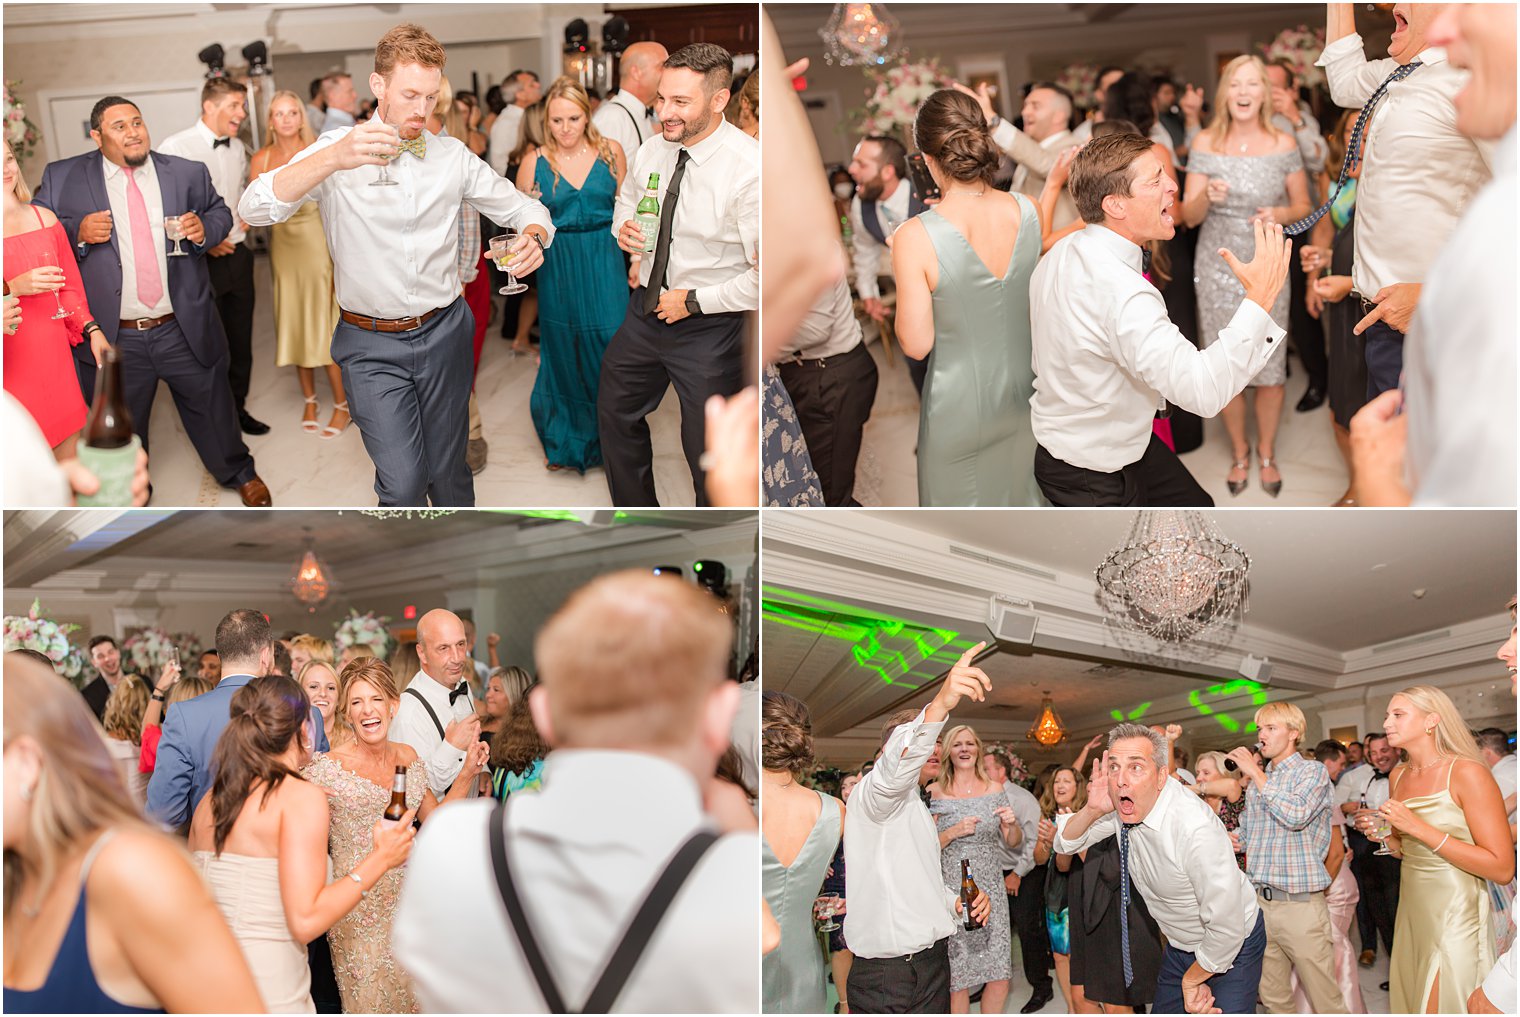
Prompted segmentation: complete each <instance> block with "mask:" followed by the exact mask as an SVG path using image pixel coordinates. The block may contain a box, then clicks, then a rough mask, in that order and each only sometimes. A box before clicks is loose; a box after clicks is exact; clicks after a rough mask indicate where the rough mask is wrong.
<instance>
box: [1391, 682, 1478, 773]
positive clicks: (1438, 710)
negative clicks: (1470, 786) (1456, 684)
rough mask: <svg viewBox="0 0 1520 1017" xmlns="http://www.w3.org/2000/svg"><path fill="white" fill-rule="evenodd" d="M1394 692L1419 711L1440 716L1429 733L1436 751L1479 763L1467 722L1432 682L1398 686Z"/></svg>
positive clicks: (1448, 697)
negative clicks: (1403, 687)
mask: <svg viewBox="0 0 1520 1017" xmlns="http://www.w3.org/2000/svg"><path fill="white" fill-rule="evenodd" d="M1394 695H1396V696H1403V697H1404V698H1405V699H1407V700H1409V701H1410V703H1412V704H1414V708H1415V709H1416V710H1419V711H1420V712H1421V713H1433V714H1435V715H1436V716H1437V717H1439V718H1441V719H1440V722H1439V723H1438V724H1436V727H1435V731H1434V732H1433V733H1434V735H1435V739H1436V751H1437V752H1438V753H1440V754H1441V755H1443V756H1458V757H1460V758H1462V759H1471V760H1473V761H1474V762H1477V763H1481V762H1483V755H1482V754H1481V753H1480V752H1479V751H1478V743H1477V741H1476V740H1474V738H1473V736H1472V732H1471V731H1470V730H1468V727H1467V722H1466V721H1464V720H1463V719H1462V714H1461V713H1459V712H1457V706H1456V704H1455V703H1453V702H1452V701H1451V697H1450V696H1448V695H1447V694H1446V693H1444V692H1442V691H1441V690H1440V689H1438V688H1436V687H1435V686H1434V685H1411V686H1409V688H1407V689H1400V690H1399V691H1398V692H1395V693H1394Z"/></svg>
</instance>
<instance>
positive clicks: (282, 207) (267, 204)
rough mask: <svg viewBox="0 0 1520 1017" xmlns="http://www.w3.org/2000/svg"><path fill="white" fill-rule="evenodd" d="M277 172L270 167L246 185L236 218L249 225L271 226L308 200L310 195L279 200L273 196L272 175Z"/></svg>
mask: <svg viewBox="0 0 1520 1017" xmlns="http://www.w3.org/2000/svg"><path fill="white" fill-rule="evenodd" d="M287 165H288V164H287ZM281 168H282V169H283V168H284V167H281ZM278 172H279V170H278V169H272V170H269V171H268V172H267V173H261V174H259V176H258V177H257V178H255V179H254V181H253V182H252V183H250V184H249V185H248V188H247V190H245V191H243V196H242V197H241V198H240V199H238V204H237V217H238V219H240V220H242V221H243V222H244V223H247V224H248V225H249V226H272V225H274V224H275V223H277V222H284V221H286V220H287V219H289V218H290V217H291V216H293V215H295V214H296V210H297V209H299V208H300V207H301V206H302V205H303V204H304V203H305V202H307V201H308V200H310V195H307V196H304V197H302V198H300V199H299V200H297V201H281V200H280V199H279V198H277V197H275V193H274V175H275V174H276V173H278Z"/></svg>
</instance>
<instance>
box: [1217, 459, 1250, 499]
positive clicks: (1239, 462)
mask: <svg viewBox="0 0 1520 1017" xmlns="http://www.w3.org/2000/svg"><path fill="white" fill-rule="evenodd" d="M1236 470H1242V471H1244V473H1245V476H1244V477H1241V478H1240V479H1239V480H1231V479H1230V478H1229V477H1226V478H1225V481H1224V483H1225V486H1226V487H1228V488H1229V489H1230V496H1231V497H1232V498H1236V497H1239V496H1240V492H1241V491H1244V490H1245V489H1246V485H1248V484H1250V482H1251V453H1249V452H1247V453H1246V457H1245V458H1244V459H1236V460H1235V461H1234V462H1232V463H1230V472H1231V473H1233V472H1235V471H1236Z"/></svg>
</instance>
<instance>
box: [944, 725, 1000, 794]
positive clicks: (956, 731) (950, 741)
mask: <svg viewBox="0 0 1520 1017" xmlns="http://www.w3.org/2000/svg"><path fill="white" fill-rule="evenodd" d="M962 731H970V732H971V737H973V738H975V739H976V776H977V779H978V780H980V781H981V782H982V783H983V784H990V783H992V779H991V778H990V777H988V776H987V767H986V764H984V763H983V762H982V758H983V757H984V756H986V755H987V749H986V746H985V745H983V744H982V736H981V735H979V734H977V733H976V728H974V727H972V726H971V725H970V724H957V725H955V726H954V727H952V728H951V729H950V730H948V731H946V732H945V733H944V734H943V735H941V736H940V739H939V777H938V778H936V780H937V782H938V784H939V786H940V788H941V789H943V790H944V791H945V793H946V794H948V793H949V792H950V782H951V781H952V780H954V779H955V767H953V766H951V765H950V746H952V745H954V744H955V739H956V738H957V737H959V735H960V733H961V732H962Z"/></svg>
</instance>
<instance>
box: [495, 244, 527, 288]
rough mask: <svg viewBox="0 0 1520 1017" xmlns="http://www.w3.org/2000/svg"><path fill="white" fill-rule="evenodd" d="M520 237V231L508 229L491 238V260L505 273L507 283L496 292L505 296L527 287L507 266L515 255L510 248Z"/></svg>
mask: <svg viewBox="0 0 1520 1017" xmlns="http://www.w3.org/2000/svg"><path fill="white" fill-rule="evenodd" d="M521 237H522V233H521V232H519V231H518V230H512V229H509V230H506V231H505V232H503V233H502V234H501V235H500V236H495V237H492V238H491V260H492V261H494V262H496V267H497V268H499V269H501V270H502V271H503V272H505V273H507V284H506V285H505V286H503V287H502V288H501V289H499V290H497V291H496V292H498V293H504V294H506V295H507V296H511V295H512V294H514V293H522V292H524V291H525V290H527V288H528V285H527V283H522V282H518V281H517V276H515V275H513V274H512V269H511V268H510V267H509V266H511V264H512V261H513V260H514V259H515V258H516V257H517V255H516V254H515V253H514V252H513V250H512V248H513V247H514V246H515V245H516V244H517V241H518V240H519V239H521Z"/></svg>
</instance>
